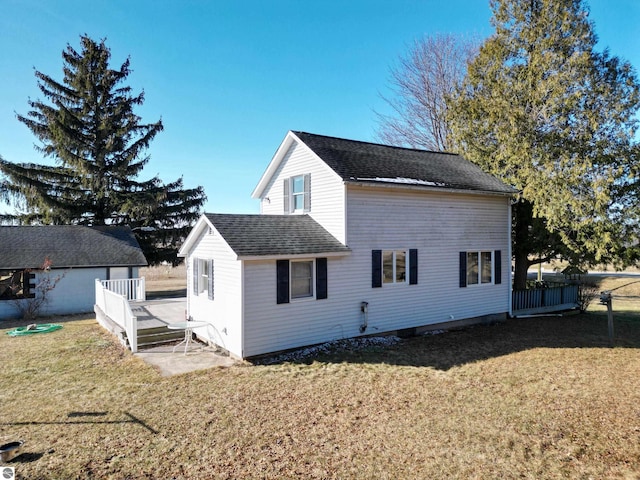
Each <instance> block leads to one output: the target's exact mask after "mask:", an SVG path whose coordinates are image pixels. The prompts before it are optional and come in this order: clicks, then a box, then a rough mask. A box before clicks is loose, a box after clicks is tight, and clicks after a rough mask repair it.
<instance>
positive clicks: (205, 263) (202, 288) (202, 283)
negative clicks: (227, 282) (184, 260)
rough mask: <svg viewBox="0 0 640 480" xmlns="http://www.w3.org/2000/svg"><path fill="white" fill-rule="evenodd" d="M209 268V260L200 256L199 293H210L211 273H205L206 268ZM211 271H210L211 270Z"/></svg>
mask: <svg viewBox="0 0 640 480" xmlns="http://www.w3.org/2000/svg"><path fill="white" fill-rule="evenodd" d="M208 269H209V260H208V259H205V258H198V295H202V294H203V293H205V294H208V288H209V274H205V273H204V272H205V270H208ZM209 273H210V272H209Z"/></svg>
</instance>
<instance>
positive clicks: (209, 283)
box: [207, 260, 213, 300]
mask: <svg viewBox="0 0 640 480" xmlns="http://www.w3.org/2000/svg"><path fill="white" fill-rule="evenodd" d="M207 293H208V294H209V300H213V260H209V278H207Z"/></svg>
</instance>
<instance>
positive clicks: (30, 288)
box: [22, 269, 36, 298]
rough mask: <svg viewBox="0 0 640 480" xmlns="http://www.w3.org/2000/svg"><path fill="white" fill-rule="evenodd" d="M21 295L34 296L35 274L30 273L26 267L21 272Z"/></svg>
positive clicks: (25, 296)
mask: <svg viewBox="0 0 640 480" xmlns="http://www.w3.org/2000/svg"><path fill="white" fill-rule="evenodd" d="M22 282H23V283H22V296H23V297H24V298H35V297H36V274H35V273H31V270H29V269H27V270H25V271H24V272H23V273H22Z"/></svg>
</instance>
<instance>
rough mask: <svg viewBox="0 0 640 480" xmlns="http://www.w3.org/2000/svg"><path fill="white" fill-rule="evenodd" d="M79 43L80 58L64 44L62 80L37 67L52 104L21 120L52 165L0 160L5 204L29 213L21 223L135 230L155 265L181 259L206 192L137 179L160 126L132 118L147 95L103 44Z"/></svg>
mask: <svg viewBox="0 0 640 480" xmlns="http://www.w3.org/2000/svg"><path fill="white" fill-rule="evenodd" d="M80 41H81V46H82V49H81V51H80V52H78V51H76V50H75V49H74V48H72V47H71V46H70V45H67V48H66V50H65V51H63V53H62V57H63V61H64V67H63V72H64V77H63V80H62V82H58V81H56V80H54V79H53V78H52V77H50V76H48V75H45V74H44V73H41V72H39V71H36V73H35V75H36V77H37V79H38V87H39V88H40V91H41V92H42V94H43V95H44V97H45V98H46V101H41V100H36V101H31V100H30V101H29V105H30V107H31V109H32V110H31V111H29V112H28V113H27V114H26V115H17V118H18V120H19V121H20V122H22V123H24V124H25V125H26V126H27V127H29V129H30V130H31V131H32V132H33V133H34V135H35V136H36V137H37V138H38V139H39V140H40V142H41V145H37V146H36V149H37V150H38V151H39V152H41V153H42V154H43V155H44V156H45V157H50V158H53V159H54V160H55V165H54V166H46V165H37V164H31V163H11V162H9V161H6V160H3V159H1V158H0V172H1V173H2V174H4V176H5V179H4V180H3V181H1V182H0V198H4V199H5V200H7V199H11V200H13V201H14V202H15V203H16V204H17V205H19V206H21V207H22V209H23V210H24V211H25V212H26V213H23V214H20V215H19V219H20V221H21V222H23V223H45V224H81V225H105V224H108V225H129V226H131V227H132V228H133V229H134V233H135V234H136V236H137V238H138V241H139V242H140V244H141V246H142V248H143V250H144V253H145V255H146V257H147V260H148V261H149V262H150V263H158V262H160V261H163V260H166V261H171V262H175V261H176V252H177V246H178V243H179V242H180V241H181V240H182V239H183V238H184V237H185V236H186V234H187V233H188V230H189V229H190V226H191V225H192V224H193V222H194V221H195V220H196V219H197V218H198V216H199V213H200V209H201V207H202V205H203V203H204V201H205V198H206V197H205V195H204V191H203V189H202V187H197V188H194V189H185V188H183V183H182V178H180V179H178V180H176V181H174V182H171V183H163V182H162V181H161V180H160V178H158V177H157V176H156V177H153V178H151V179H149V180H139V179H138V177H139V175H140V174H141V172H142V169H143V167H144V166H145V164H146V163H147V162H148V161H149V156H148V155H145V152H146V150H147V148H148V146H149V144H150V143H151V141H152V140H153V138H154V137H155V136H156V135H157V134H158V133H159V132H160V131H162V129H163V126H162V121H161V120H159V121H158V122H156V123H151V124H144V123H142V122H141V118H140V117H139V116H137V115H136V114H135V113H134V108H135V107H136V106H138V105H142V103H143V102H144V92H142V93H140V94H138V95H133V94H132V92H131V88H130V87H128V86H124V85H122V84H123V82H124V81H125V80H126V79H127V77H128V76H129V74H130V73H131V70H130V68H129V59H127V60H126V61H125V62H124V63H123V64H122V65H121V66H120V68H119V69H116V70H114V69H111V68H109V60H110V57H111V52H110V50H109V48H107V46H106V45H105V42H104V40H102V41H101V42H99V43H98V42H96V41H94V40H92V39H91V38H89V37H87V36H82V37H80Z"/></svg>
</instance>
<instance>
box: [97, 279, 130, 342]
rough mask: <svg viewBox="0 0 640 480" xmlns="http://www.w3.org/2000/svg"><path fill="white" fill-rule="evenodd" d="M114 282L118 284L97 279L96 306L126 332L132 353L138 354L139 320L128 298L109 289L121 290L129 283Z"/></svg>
mask: <svg viewBox="0 0 640 480" xmlns="http://www.w3.org/2000/svg"><path fill="white" fill-rule="evenodd" d="M114 282H118V283H111V281H109V280H102V281H101V280H98V279H96V304H97V305H98V306H99V307H100V309H101V310H102V311H103V312H104V314H105V315H107V316H108V317H109V318H110V319H111V320H113V321H114V322H115V323H116V324H118V325H119V326H120V328H122V329H123V330H124V331H125V334H126V335H127V339H128V340H129V346H130V347H131V351H132V352H133V353H136V352H137V351H138V324H137V318H136V317H135V316H134V315H133V312H132V311H131V307H130V305H129V301H128V300H127V298H126V297H125V296H124V295H119V294H118V293H116V292H114V291H112V290H109V289H108V287H111V288H115V289H118V288H120V289H121V286H122V285H128V283H124V282H121V281H120V280H115V281H114ZM129 290H130V289H129Z"/></svg>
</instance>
